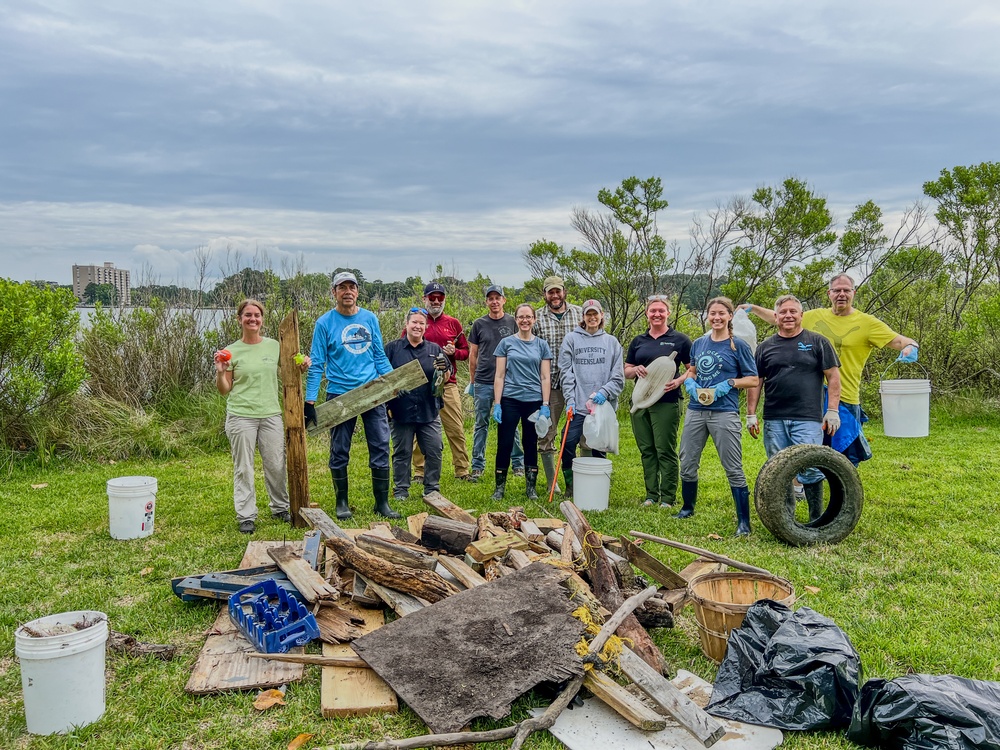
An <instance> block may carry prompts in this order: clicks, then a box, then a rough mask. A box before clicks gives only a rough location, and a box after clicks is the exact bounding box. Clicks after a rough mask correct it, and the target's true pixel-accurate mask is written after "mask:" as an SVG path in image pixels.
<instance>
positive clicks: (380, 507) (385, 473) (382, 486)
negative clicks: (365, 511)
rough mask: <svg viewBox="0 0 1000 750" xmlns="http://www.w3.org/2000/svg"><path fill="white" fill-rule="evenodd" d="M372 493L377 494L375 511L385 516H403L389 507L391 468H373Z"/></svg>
mask: <svg viewBox="0 0 1000 750" xmlns="http://www.w3.org/2000/svg"><path fill="white" fill-rule="evenodd" d="M372 494H373V495H374V496H375V512H376V513H377V514H378V515H380V516H382V517H384V518H402V516H401V515H399V513H397V512H396V511H394V510H393V509H392V508H390V507H389V470H388V469H372Z"/></svg>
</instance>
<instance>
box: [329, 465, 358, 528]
mask: <svg viewBox="0 0 1000 750" xmlns="http://www.w3.org/2000/svg"><path fill="white" fill-rule="evenodd" d="M330 475H331V476H332V477H333V491H334V492H335V493H336V495H337V520H338V521H346V520H348V519H349V518H351V516H352V515H354V514H353V513H351V506H350V505H348V504H347V469H330Z"/></svg>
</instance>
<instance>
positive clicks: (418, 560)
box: [356, 533, 437, 570]
mask: <svg viewBox="0 0 1000 750" xmlns="http://www.w3.org/2000/svg"><path fill="white" fill-rule="evenodd" d="M390 539H392V541H391V542H390V541H389V540H387V539H384V538H380V537H377V536H372V535H371V534H367V533H366V534H361V535H360V536H359V537H358V538H357V540H356V543H357V545H358V546H359V547H360V548H361V549H363V550H364V551H365V552H370V553H371V554H373V555H377V556H378V557H381V558H382V559H383V560H388V561H389V562H391V563H393V564H394V565H405V566H407V567H408V568H420V569H421V570H434V569H435V568H436V567H437V559H436V558H434V557H432V556H431V555H428V554H425V553H423V552H418V551H417V550H415V549H412V548H410V547H408V546H406V545H403V544H398V543H396V538H395V537H393V536H390Z"/></svg>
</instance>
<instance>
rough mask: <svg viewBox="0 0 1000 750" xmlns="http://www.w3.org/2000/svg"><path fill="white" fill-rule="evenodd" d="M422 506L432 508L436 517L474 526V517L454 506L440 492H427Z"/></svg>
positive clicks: (463, 509)
mask: <svg viewBox="0 0 1000 750" xmlns="http://www.w3.org/2000/svg"><path fill="white" fill-rule="evenodd" d="M424 504H425V505H429V506H430V507H431V508H433V509H434V511H435V512H436V513H437V514H438V515H441V516H444V517H445V518H450V519H451V520H452V521H461V522H462V523H471V524H472V525H473V526H475V524H476V517H475V516H474V515H472V514H471V513H469V511H467V510H465V508H460V507H459V506H457V505H455V503H453V502H452V501H451V500H449V499H448V498H446V497H445V496H444V495H442V494H441V493H440V492H428V493H427V494H426V495H424Z"/></svg>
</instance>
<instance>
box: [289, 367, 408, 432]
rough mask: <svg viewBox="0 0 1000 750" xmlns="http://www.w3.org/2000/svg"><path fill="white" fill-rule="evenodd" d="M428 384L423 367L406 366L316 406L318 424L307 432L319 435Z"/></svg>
mask: <svg viewBox="0 0 1000 750" xmlns="http://www.w3.org/2000/svg"><path fill="white" fill-rule="evenodd" d="M414 362H416V364H414ZM426 382H427V376H426V375H425V374H424V369H423V367H421V366H420V363H419V362H417V361H416V360H414V361H413V362H407V363H406V364H405V365H403V366H402V367H397V368H396V369H395V370H393V371H392V372H390V373H389V374H388V375H380V376H379V377H377V378H375V379H374V380H372V381H371V382H368V383H365V384H364V385H362V386H359V387H358V388H354V389H353V390H350V391H348V392H347V393H344V394H341V395H340V396H337V397H336V398H332V399H330V400H329V401H326V402H325V403H322V404H316V424H314V425H312V426H311V427H310V428H309V430H308V432H309V434H310V435H318V434H319V433H321V432H323V431H324V430H329V429H330V428H331V427H336V426H337V425H338V424H341V423H342V422H346V421H347V420H348V419H351V418H352V417H358V416H361V415H362V414H364V413H365V412H366V411H368V410H369V409H374V408H375V407H376V406H378V405H379V404H384V403H386V402H387V401H391V400H392V399H394V398H396V396H398V395H399V394H400V393H401V392H402V391H412V390H414V389H416V388H419V387H420V386H422V385H423V384H424V383H426Z"/></svg>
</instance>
